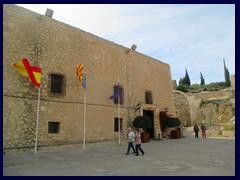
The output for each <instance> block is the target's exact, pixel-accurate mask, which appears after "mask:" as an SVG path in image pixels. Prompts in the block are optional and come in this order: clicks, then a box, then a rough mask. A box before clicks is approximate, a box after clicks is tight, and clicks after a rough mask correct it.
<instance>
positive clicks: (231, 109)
mask: <svg viewBox="0 0 240 180" xmlns="http://www.w3.org/2000/svg"><path fill="white" fill-rule="evenodd" d="M234 93H235V91H232V90H228V91H227V90H225V91H215V92H201V93H182V92H179V91H174V97H175V106H176V115H177V116H178V117H179V118H180V120H181V122H182V124H183V125H185V124H186V123H185V122H186V120H187V119H189V118H190V122H188V123H187V126H193V124H194V123H198V124H201V123H202V122H205V123H206V125H207V126H208V127H209V128H210V127H212V126H217V125H218V124H221V123H227V122H229V121H230V120H231V119H232V118H233V117H235V96H234Z"/></svg>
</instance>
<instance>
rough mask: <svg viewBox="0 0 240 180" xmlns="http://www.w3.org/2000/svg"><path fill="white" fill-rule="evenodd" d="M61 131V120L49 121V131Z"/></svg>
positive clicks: (56, 132)
mask: <svg viewBox="0 0 240 180" xmlns="http://www.w3.org/2000/svg"><path fill="white" fill-rule="evenodd" d="M59 131H60V122H48V133H49V134H58V133H59Z"/></svg>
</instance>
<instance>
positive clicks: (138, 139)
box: [135, 129, 144, 156]
mask: <svg viewBox="0 0 240 180" xmlns="http://www.w3.org/2000/svg"><path fill="white" fill-rule="evenodd" d="M135 144H136V155H135V156H139V154H138V150H139V151H140V152H141V153H142V155H144V151H143V150H142V148H141V144H142V140H141V133H140V132H139V129H137V131H136V133H135Z"/></svg>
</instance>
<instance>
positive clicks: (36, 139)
mask: <svg viewBox="0 0 240 180" xmlns="http://www.w3.org/2000/svg"><path fill="white" fill-rule="evenodd" d="M40 67H41V68H42V65H41V66H40ZM39 107H40V87H39V88H38V106H37V120H36V138H35V154H36V153H37V141H38V116H39Z"/></svg>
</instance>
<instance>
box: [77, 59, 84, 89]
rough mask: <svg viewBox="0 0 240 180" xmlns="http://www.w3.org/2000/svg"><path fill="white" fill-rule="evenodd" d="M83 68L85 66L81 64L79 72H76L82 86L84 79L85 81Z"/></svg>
mask: <svg viewBox="0 0 240 180" xmlns="http://www.w3.org/2000/svg"><path fill="white" fill-rule="evenodd" d="M83 68H84V66H83V65H82V64H79V65H78V66H77V71H76V73H77V76H78V80H79V82H80V84H81V85H82V84H83V79H84V76H83Z"/></svg>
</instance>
